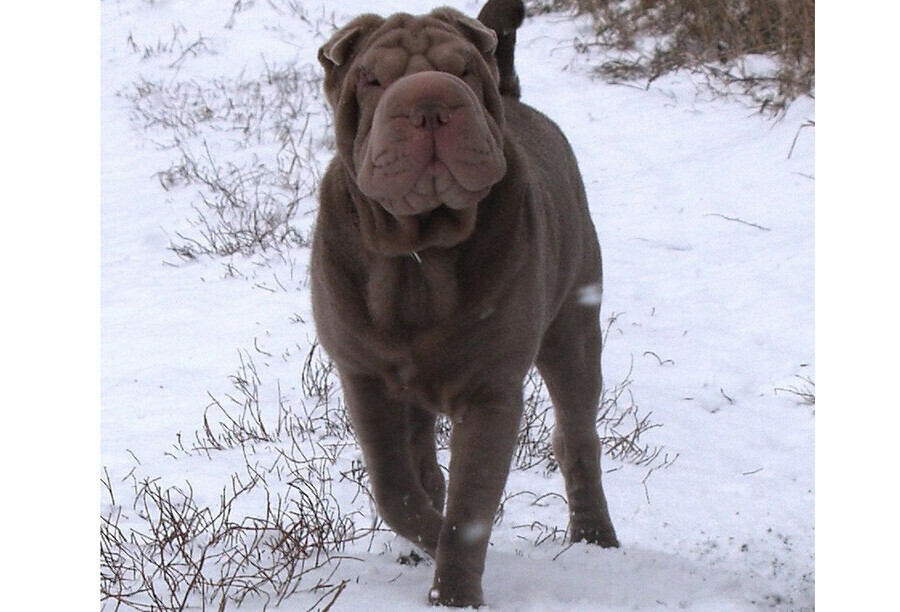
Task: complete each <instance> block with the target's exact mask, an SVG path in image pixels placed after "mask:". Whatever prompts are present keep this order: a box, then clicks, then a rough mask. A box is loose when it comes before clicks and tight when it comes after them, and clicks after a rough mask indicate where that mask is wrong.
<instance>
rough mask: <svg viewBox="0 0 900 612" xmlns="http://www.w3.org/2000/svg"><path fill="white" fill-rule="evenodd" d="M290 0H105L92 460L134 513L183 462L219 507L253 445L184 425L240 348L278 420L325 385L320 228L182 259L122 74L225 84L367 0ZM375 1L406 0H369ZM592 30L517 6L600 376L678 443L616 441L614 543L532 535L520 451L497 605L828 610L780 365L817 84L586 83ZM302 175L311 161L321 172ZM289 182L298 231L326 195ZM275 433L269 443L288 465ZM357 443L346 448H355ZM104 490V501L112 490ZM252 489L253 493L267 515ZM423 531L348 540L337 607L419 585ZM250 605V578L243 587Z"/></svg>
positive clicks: (204, 129) (793, 351)
mask: <svg viewBox="0 0 900 612" xmlns="http://www.w3.org/2000/svg"><path fill="white" fill-rule="evenodd" d="M290 4H291V3H290V2H289V1H287V0H284V1H281V2H271V3H264V2H256V3H253V2H239V3H237V4H232V3H222V2H213V1H212V0H204V1H202V2H199V1H198V2H188V1H179V0H158V1H156V2H147V1H139V0H115V1H114V0H106V1H104V2H102V3H101V7H100V12H101V140H100V143H101V209H100V228H101V229H100V244H101V255H100V263H101V271H100V274H101V287H100V313H101V339H100V352H101V364H100V369H101V408H100V427H101V445H100V446H101V458H100V462H101V465H102V466H103V468H105V469H106V470H107V471H108V473H109V474H110V480H111V482H112V484H113V486H114V488H115V491H116V493H117V497H118V498H117V500H116V502H117V505H118V506H120V507H121V508H123V513H124V515H125V516H126V518H125V519H123V525H125V524H126V523H128V521H134V520H135V517H134V516H131V515H129V512H130V511H131V507H130V504H129V501H128V495H129V494H131V493H132V492H133V491H132V485H131V483H132V480H130V479H129V475H132V476H135V475H136V477H138V478H145V477H146V478H151V479H152V478H157V477H159V478H160V480H161V482H162V483H164V484H166V485H168V486H184V485H185V483H186V482H190V484H191V486H192V489H193V491H194V494H195V496H196V497H197V499H198V501H203V502H204V503H207V504H215V503H217V501H218V499H219V495H220V493H221V491H222V489H223V487H225V486H226V485H229V486H230V478H231V475H232V474H233V473H235V472H236V471H239V470H241V469H243V467H244V466H245V461H244V459H245V457H244V455H243V454H242V452H241V451H239V450H238V451H234V450H233V451H231V452H219V453H213V454H212V455H211V457H209V458H208V457H207V456H206V455H203V456H198V455H197V454H194V455H192V456H188V455H186V454H184V453H181V452H179V451H178V450H177V449H176V448H175V447H176V443H177V441H178V439H179V435H181V436H182V438H181V439H183V440H186V439H190V438H192V437H193V434H194V432H195V431H197V430H198V429H201V428H202V426H203V419H204V415H205V414H207V415H209V417H210V420H211V421H212V422H213V423H217V422H218V421H220V420H222V417H221V415H220V414H219V413H218V412H217V409H216V408H215V407H213V408H208V407H209V406H210V405H211V397H212V398H217V399H219V400H223V401H226V402H227V400H225V398H226V397H227V395H228V394H231V395H234V393H235V390H234V385H233V378H230V377H232V376H234V374H235V372H236V370H240V368H241V367H242V364H244V365H245V366H246V365H248V364H252V366H253V368H255V369H256V371H257V372H258V376H259V380H260V407H261V410H262V411H263V412H264V414H265V417H266V419H269V421H268V422H271V420H272V419H274V418H276V412H277V410H278V397H279V395H283V396H284V398H286V401H287V402H288V403H289V404H290V407H291V408H293V409H294V410H295V411H296V412H302V411H303V410H304V409H307V410H312V409H313V408H314V404H315V402H310V401H309V400H307V403H304V401H303V400H302V398H301V395H300V391H299V389H300V373H301V368H302V364H303V359H304V357H305V356H306V354H307V352H308V350H309V347H310V346H311V344H312V343H313V341H314V338H315V333H314V328H313V325H312V316H311V311H310V306H309V292H308V287H307V272H306V269H307V265H308V255H309V254H308V250H307V249H305V248H303V247H299V246H298V247H295V248H292V249H289V250H283V251H280V252H275V251H270V252H267V253H265V254H254V255H250V256H241V255H237V256H233V257H225V258H222V257H213V258H209V257H200V258H198V259H196V260H194V261H190V262H185V261H183V260H181V259H179V257H178V256H177V255H176V254H175V253H174V252H173V251H172V250H170V248H169V247H170V244H171V243H172V242H173V241H177V240H178V234H179V233H182V234H187V235H194V236H196V231H197V230H196V226H195V225H193V224H192V223H191V220H192V219H193V218H195V216H196V214H195V211H194V210H193V209H192V208H191V206H192V204H195V203H196V202H197V189H196V187H195V186H187V187H181V188H176V189H171V190H168V191H167V190H164V189H163V187H162V186H161V182H160V180H159V177H158V176H157V173H159V172H161V171H163V170H165V169H167V168H169V167H170V166H171V165H172V164H173V163H175V162H176V161H177V160H178V159H179V156H180V152H179V151H178V149H177V148H173V147H172V146H171V145H173V144H174V141H173V140H172V132H171V131H166V130H164V129H160V128H158V127H154V126H149V127H148V126H146V123H145V122H142V121H141V120H138V119H136V118H135V117H134V116H133V114H132V104H131V102H130V101H129V99H128V97H127V96H128V95H129V94H130V93H133V92H134V87H135V83H137V82H140V81H141V80H145V81H147V82H158V83H161V84H163V85H167V86H169V87H174V86H175V85H177V84H178V83H200V84H209V83H212V82H217V81H218V82H229V83H234V82H237V81H241V80H246V81H250V80H252V79H254V78H256V77H258V76H259V75H262V74H266V73H267V72H268V71H269V70H271V69H272V67H278V66H291V65H297V66H303V65H304V64H313V65H314V64H315V52H316V49H317V48H318V46H319V45H321V44H322V42H324V40H325V39H326V38H327V36H328V34H329V33H330V31H331V28H333V27H334V26H335V25H340V24H342V23H344V22H346V21H347V20H348V19H349V18H351V17H352V16H353V15H354V14H355V13H356V10H355V9H354V5H353V4H352V3H346V2H338V1H337V0H315V1H310V2H305V3H303V4H302V6H303V7H304V11H305V16H306V19H297V18H296V17H292V16H291V15H290V14H289V13H288V12H287V10H286V7H288V6H289V5H290ZM295 4H297V5H298V6H299V3H295ZM440 4H450V5H452V6H455V7H457V8H460V9H461V10H463V11H464V12H466V13H468V14H476V13H477V10H478V8H479V6H480V3H477V2H469V1H463V0H457V1H453V2H435V3H420V4H419V5H417V8H416V9H415V10H416V12H419V11H426V10H428V9H430V8H431V7H432V6H437V5H440ZM237 8H239V10H235V9H237ZM279 8H280V9H281V10H278V9H279ZM365 10H367V11H372V12H378V13H381V14H389V13H391V12H394V11H397V10H410V9H409V3H406V2H399V1H396V0H395V1H390V0H371V1H370V2H368V3H366V9H365ZM585 26H586V22H584V21H579V20H572V19H568V18H563V17H562V16H560V15H549V16H541V17H537V18H530V19H528V20H526V22H525V25H524V26H523V28H522V29H521V30H520V33H519V36H518V40H519V43H518V49H517V66H518V68H519V72H520V80H521V84H522V98H523V100H524V101H526V102H528V103H529V104H531V105H533V106H535V107H537V108H539V109H541V110H543V111H544V112H546V113H547V114H548V115H549V116H550V117H551V118H553V119H554V120H555V121H556V122H557V123H559V125H560V126H561V127H562V128H563V130H564V131H565V133H566V134H567V135H568V137H569V139H570V141H571V142H572V145H573V147H574V148H575V151H576V154H577V156H578V159H579V163H580V166H581V169H582V173H583V175H584V179H585V183H586V187H587V191H588V199H589V201H590V204H591V212H592V215H593V218H594V221H595V225H596V226H597V228H598V233H599V237H600V242H601V245H602V248H603V255H604V272H605V282H604V287H603V317H604V320H605V321H606V320H609V319H613V322H612V323H611V325H610V334H609V336H608V342H607V345H606V348H605V352H604V368H605V370H604V373H605V377H606V381H607V385H608V386H611V385H615V384H616V383H618V382H619V381H622V380H625V379H626V378H630V379H631V380H632V383H631V384H630V385H629V387H628V389H629V391H630V393H632V394H633V396H634V401H635V402H636V403H637V404H638V405H639V406H640V407H641V409H642V410H643V412H644V413H648V412H649V413H652V420H653V421H654V422H656V423H660V424H662V426H661V427H658V428H655V429H652V430H651V431H649V432H648V433H647V434H645V441H646V442H648V443H650V444H652V445H654V446H661V447H664V449H665V452H666V453H667V454H668V455H670V456H671V457H675V456H676V455H677V459H676V460H675V461H673V462H672V463H671V464H669V465H667V466H665V467H662V468H660V469H658V470H656V471H653V472H652V474H648V470H647V468H646V467H643V468H642V467H640V466H634V465H631V464H627V463H624V462H619V461H615V460H612V459H609V458H606V459H605V460H604V469H605V471H606V473H605V475H604V486H605V490H606V493H607V497H608V499H609V503H610V508H611V512H612V516H613V522H614V524H615V526H616V528H617V531H618V535H619V539H620V540H621V542H622V548H621V549H619V550H601V549H599V548H594V547H590V546H587V545H582V544H578V545H573V546H570V545H568V544H567V543H566V542H565V541H564V540H562V539H561V538H559V537H547V538H543V537H542V536H544V535H547V534H548V533H549V534H550V535H552V534H553V530H554V529H558V530H564V529H565V527H566V509H565V503H564V501H563V500H562V499H561V497H560V495H561V493H562V491H563V488H562V481H561V478H560V476H559V474H558V473H553V474H550V475H549V476H546V475H545V474H544V471H543V470H541V469H539V468H538V469H532V470H525V471H514V472H513V473H512V474H511V476H510V481H509V484H508V486H507V492H508V493H509V494H513V493H516V492H525V493H524V494H522V495H518V496H513V497H511V498H510V499H509V501H508V503H507V504H506V507H505V509H504V516H503V520H502V522H501V523H500V524H499V525H497V526H495V528H494V532H493V536H492V540H491V548H490V550H489V553H488V558H487V570H486V573H485V579H484V588H485V595H486V599H487V601H488V604H489V609H491V610H516V611H520V610H525V611H527V610H534V611H538V610H540V611H551V612H552V611H554V610H559V611H562V610H566V611H569V610H576V611H578V610H585V611H587V610H597V609H603V610H655V609H669V608H674V609H687V610H698V611H699V610H717V611H728V610H755V609H760V608H762V609H776V610H808V609H813V606H814V588H815V570H814V554H815V549H814V543H815V527H814V525H815V521H814V500H815V482H814V480H815V478H814V476H815V473H814V433H815V414H814V407H813V406H810V405H806V404H803V403H801V402H800V401H799V398H798V396H797V395H796V394H795V393H792V392H790V391H789V389H791V388H796V387H798V386H802V385H803V384H804V381H805V380H807V379H808V380H812V381H815V380H816V363H815V347H814V323H815V321H814V310H815V309H814V293H815V285H814V249H815V242H814V231H813V230H814V220H815V214H814V213H815V211H814V189H815V179H814V176H815V174H816V172H815V167H814V165H815V164H814V137H815V133H814V128H803V127H802V126H803V124H804V123H806V122H807V121H809V120H814V119H815V107H814V103H813V101H811V100H807V99H801V100H798V101H797V102H796V103H795V104H794V105H793V106H791V107H790V109H789V111H788V113H787V114H786V115H785V116H784V117H782V118H780V119H779V120H777V121H776V120H773V119H771V118H767V117H761V116H759V115H757V114H755V113H754V112H753V110H752V109H749V108H748V107H746V106H744V105H742V104H740V103H739V102H736V101H734V100H723V99H710V98H708V97H707V96H706V95H704V93H703V91H702V90H700V89H698V87H697V85H696V84H695V83H693V82H692V81H691V80H690V78H689V77H688V76H685V75H680V74H679V75H674V76H669V77H664V78H661V79H659V80H658V81H657V82H655V83H654V85H653V86H652V87H651V88H649V89H648V90H646V91H644V90H642V89H638V88H634V87H628V86H621V85H618V86H617V85H610V84H605V83H603V82H600V81H597V80H593V79H592V78H591V77H590V74H589V61H590V58H587V57H585V56H583V55H579V54H577V53H576V52H575V51H574V50H573V49H572V48H571V44H570V43H571V41H572V40H573V39H574V38H575V37H576V36H577V35H578V34H579V32H581V31H582V30H581V29H582V28H584V27H585ZM129 41H133V44H132V43H130V42H129ZM194 43H198V44H197V45H195V46H193V47H192V46H191V45H194ZM135 49H137V50H135ZM145 49H150V50H151V51H147V52H146V53H145V52H144V50H145ZM188 49H191V50H190V51H188ZM145 55H146V57H145ZM306 100H307V106H305V107H304V108H303V111H304V115H303V117H304V118H305V119H308V121H309V126H310V127H309V140H308V141H304V143H305V144H306V145H309V146H310V148H311V150H313V151H314V154H315V159H316V160H317V163H318V164H319V165H320V166H319V169H320V168H321V167H324V163H326V162H327V160H328V158H329V156H330V153H329V151H328V149H327V146H326V144H327V142H328V140H329V138H330V136H329V134H328V132H327V130H328V127H327V126H328V119H327V116H326V114H325V113H324V108H323V107H322V106H321V105H322V100H321V98H313V97H309V98H306ZM306 113H308V114H309V116H308V117H307V116H306ZM259 121H260V125H265V126H269V125H270V124H269V123H267V122H271V121H274V119H273V118H272V117H271V116H269V115H266V116H263V117H260V118H259ZM180 137H181V138H183V142H184V143H186V146H188V147H190V148H191V151H192V152H194V153H198V154H199V153H202V152H203V149H202V142H203V140H204V139H205V140H207V141H208V144H209V149H210V151H211V154H212V156H213V157H214V158H215V160H216V161H220V162H225V161H228V162H231V163H234V164H236V165H238V166H241V167H247V166H248V165H252V164H253V163H256V162H261V163H264V164H268V165H269V167H273V166H274V165H275V164H276V163H277V158H278V152H279V143H278V141H277V137H276V136H275V135H274V133H270V132H266V133H263V134H261V135H260V136H259V137H258V138H256V140H252V141H251V140H247V139H243V138H242V137H241V136H240V135H239V134H236V133H234V132H230V131H228V130H227V129H225V128H224V127H223V126H222V125H217V126H215V129H211V128H209V126H206V125H203V124H200V125H199V126H198V128H197V133H196V134H189V133H184V134H181V135H180ZM795 139H796V140H795ZM306 171H308V172H309V174H310V176H312V177H314V176H315V173H316V168H315V167H312V168H309V169H307V170H306ZM299 206H300V212H299V213H298V214H297V215H296V217H295V221H294V223H295V225H296V226H297V229H298V231H299V232H300V233H301V234H303V233H304V232H305V231H308V229H309V228H310V227H311V224H312V220H313V216H312V213H313V211H314V210H315V206H316V201H315V198H314V197H304V198H303V199H302V200H301V202H300V205H299ZM597 293H599V292H598V291H594V292H589V294H586V295H585V296H584V297H585V299H586V300H596V299H598V298H599V295H596V294H597ZM244 373H245V374H246V370H245V371H244ZM226 405H227V403H226ZM332 442H333V441H332ZM275 446H277V445H275ZM264 447H265V445H263V444H260V445H258V448H255V449H254V451H255V452H258V455H253V457H254V460H255V461H269V462H272V461H274V460H275V459H274V457H275V455H273V454H272V452H273V451H272V449H271V448H264ZM354 459H358V454H357V453H356V452H355V451H354V450H353V449H352V448H350V449H346V450H344V451H343V453H342V454H341V458H340V467H341V469H347V467H348V466H349V465H350V464H351V462H352V461H353V460H354ZM355 493H358V492H357V491H354V490H350V489H344V488H339V487H338V486H337V485H335V495H336V496H337V497H338V499H339V501H340V502H341V504H342V506H345V507H347V508H357V509H358V510H359V511H360V512H362V513H366V514H365V518H364V519H360V520H361V521H362V523H363V526H364V525H365V522H366V521H369V522H371V508H370V507H369V506H368V505H367V503H366V502H365V501H364V498H363V497H357V496H356V495H355ZM553 493H555V494H556V495H547V494H553ZM101 497H102V498H103V499H102V503H101V512H107V511H109V510H110V508H111V506H112V505H113V504H111V503H110V500H108V499H106V498H105V496H102V495H101ZM245 503H246V507H245V508H244V507H242V508H241V509H242V510H245V511H246V512H247V515H248V516H250V515H253V514H254V513H259V512H260V510H259V509H258V508H255V507H254V506H253V504H254V503H256V502H255V501H254V500H252V499H251V500H245ZM475 527H476V528H477V527H478V526H475ZM536 541H540V543H539V544H535V542H536ZM410 549H411V545H409V544H408V543H406V542H404V541H402V540H398V539H396V538H394V537H393V536H392V535H391V534H389V533H383V532H380V533H377V534H375V535H374V536H373V538H372V539H371V540H369V539H367V540H366V541H365V542H356V543H354V544H352V545H351V546H350V547H349V548H348V550H347V551H345V553H344V554H345V555H346V556H347V559H346V560H345V561H343V562H342V563H341V564H340V566H339V567H338V568H337V570H336V572H335V574H334V576H333V577H332V581H335V582H336V581H340V580H347V581H348V582H347V586H346V588H345V589H344V590H343V591H342V592H341V594H340V596H339V597H338V599H337V600H335V604H334V606H333V608H332V609H333V610H382V609H391V610H427V609H430V607H429V606H428V605H427V593H428V589H429V588H430V586H431V573H432V571H433V565H431V564H429V563H422V564H419V565H418V566H411V565H401V564H399V563H397V557H398V555H400V554H405V553H408V552H409V550H410ZM314 585H315V582H314V581H312V582H311V583H308V584H307V583H306V582H303V583H301V590H300V591H298V592H297V593H296V594H294V595H293V596H291V597H289V598H288V599H286V600H285V602H284V603H283V604H282V605H281V609H297V610H305V609H307V608H309V607H310V606H313V605H314V604H315V602H316V601H317V600H318V599H319V597H320V596H321V594H320V593H310V592H307V591H306V590H304V589H306V588H309V587H312V586H314ZM254 606H256V607H254ZM262 606H263V602H260V601H255V600H247V601H246V602H245V603H244V605H243V606H242V609H248V610H255V609H262ZM270 608H271V606H270Z"/></svg>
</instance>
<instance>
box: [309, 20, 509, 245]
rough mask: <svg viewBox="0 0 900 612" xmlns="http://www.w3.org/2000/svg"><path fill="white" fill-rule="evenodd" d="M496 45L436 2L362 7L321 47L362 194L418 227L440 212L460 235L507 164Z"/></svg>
mask: <svg viewBox="0 0 900 612" xmlns="http://www.w3.org/2000/svg"><path fill="white" fill-rule="evenodd" d="M495 47H496V36H495V35H494V33H493V32H492V31H491V30H489V29H487V28H485V27H484V26H482V25H481V24H480V23H479V22H477V21H475V20H472V19H469V18H468V17H465V16H464V15H462V14H461V13H457V12H456V11H453V10H451V9H439V10H437V11H434V12H432V13H431V14H429V15H426V16H423V17H413V16H411V15H405V14H399V15H394V16H392V17H390V18H388V19H387V20H384V19H382V18H380V17H377V16H374V15H363V16H362V17H358V18H357V19H355V20H353V21H352V22H350V23H349V24H348V25H347V26H345V27H344V28H342V29H341V30H340V31H338V32H337V33H336V34H335V36H334V37H333V38H332V39H331V41H329V42H328V43H327V44H326V45H325V46H323V47H322V49H321V51H320V61H322V64H323V66H324V67H325V69H326V80H325V89H326V94H327V95H328V98H329V101H330V102H331V104H332V106H333V108H334V110H335V129H336V133H337V144H338V151H339V154H340V156H341V158H342V160H343V162H344V165H345V166H346V167H347V168H348V170H349V172H350V173H351V174H352V175H353V176H354V177H355V183H356V186H357V187H358V188H359V190H360V192H361V193H362V194H363V195H364V196H365V197H366V198H368V199H370V200H373V201H375V202H377V203H378V204H379V205H380V206H381V207H382V208H383V209H384V210H385V211H386V212H387V213H389V214H390V215H391V216H392V217H394V218H395V219H396V220H399V221H400V222H401V223H402V222H403V221H404V220H406V221H407V222H409V225H410V226H414V227H416V228H418V229H417V231H418V232H419V233H421V234H423V235H424V234H425V233H427V231H428V229H429V225H440V224H441V223H440V221H441V220H443V222H444V223H445V224H446V223H449V224H451V225H453V226H455V227H456V228H457V229H460V228H466V229H465V233H466V234H468V233H469V232H470V231H471V226H474V219H475V205H476V204H477V203H478V202H479V201H480V200H481V199H483V198H484V197H485V196H486V195H487V193H488V192H489V191H490V189H491V187H492V186H493V185H494V184H495V183H497V182H498V181H499V180H500V179H501V178H502V177H503V175H504V174H505V172H506V160H505V158H504V155H503V141H502V127H503V111H502V106H501V102H500V96H499V93H498V90H497V82H498V76H497V67H496V62H495V61H494V58H493V51H494V49H495ZM460 237H463V236H456V237H455V239H454V240H458V239H459V238H460Z"/></svg>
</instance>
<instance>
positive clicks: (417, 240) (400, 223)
mask: <svg viewBox="0 0 900 612" xmlns="http://www.w3.org/2000/svg"><path fill="white" fill-rule="evenodd" d="M348 184H349V185H351V187H350V196H351V199H352V200H353V204H354V206H355V208H356V212H357V215H358V218H359V232H360V237H361V238H362V243H363V246H365V248H366V249H368V250H369V251H374V252H375V253H379V254H381V255H384V256H386V257H398V256H401V255H409V254H410V253H421V252H422V251H424V250H425V249H449V248H452V247H455V246H456V245H458V244H460V243H462V242H464V241H466V240H468V239H469V237H470V236H471V235H472V233H473V232H474V231H475V223H476V221H477V219H478V206H477V205H476V206H471V207H469V208H465V209H462V210H454V209H451V208H449V207H447V206H439V207H438V208H436V209H434V210H432V211H429V212H427V213H423V214H420V215H411V216H394V215H392V214H391V213H389V212H388V211H387V210H385V209H384V207H383V206H381V204H379V203H378V202H376V201H373V200H371V199H369V198H367V197H366V196H364V195H363V194H362V192H360V191H359V190H358V188H356V187H355V185H354V184H353V182H352V181H348Z"/></svg>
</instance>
